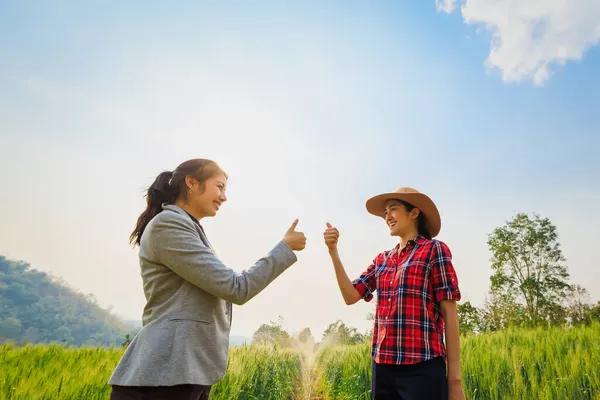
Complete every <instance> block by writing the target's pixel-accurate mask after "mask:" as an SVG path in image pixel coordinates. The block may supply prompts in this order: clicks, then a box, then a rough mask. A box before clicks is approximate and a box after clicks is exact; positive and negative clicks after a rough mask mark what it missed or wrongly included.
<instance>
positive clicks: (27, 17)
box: [0, 0, 600, 335]
mask: <svg viewBox="0 0 600 400" xmlns="http://www.w3.org/2000/svg"><path fill="white" fill-rule="evenodd" d="M443 3H444V4H449V5H450V6H451V7H450V8H451V9H453V12H451V13H446V12H442V11H441V6H440V5H441V4H443ZM492 3H493V2H491V1H490V0H469V1H466V2H462V3H460V4H459V6H462V8H457V4H456V3H454V2H451V1H445V2H441V1H440V2H438V6H437V7H436V2H435V1H433V0H432V1H423V2H410V3H409V2H391V1H388V2H377V3H372V2H371V3H366V2H328V3H327V4H323V3H322V2H302V4H295V5H293V4H285V5H284V4H281V3H276V2H252V3H251V4H250V3H249V2H226V3H225V2H220V3H219V5H215V3H208V2H206V3H197V2H188V3H178V6H177V7H174V6H173V5H165V4H161V3H158V2H154V3H148V2H144V3H142V2H127V5H123V4H121V5H117V4H116V3H113V4H106V3H101V2H95V3H87V4H85V5H83V4H81V3H78V2H69V1H64V2H60V3H54V4H52V5H50V4H49V3H47V4H38V5H36V7H35V8H33V7H29V6H26V5H24V4H23V3H20V2H15V1H9V2H4V3H3V5H2V6H0V10H1V12H0V60H2V62H0V87H1V88H2V90H1V91H0V167H1V168H0V178H1V181H2V182H3V186H4V188H5V193H9V194H10V195H6V196H2V198H0V220H2V221H5V224H6V225H4V224H3V225H4V229H2V230H1V232H0V245H1V247H0V253H2V254H5V255H8V256H10V257H13V258H18V259H24V260H27V261H29V262H31V263H32V265H33V266H34V267H36V268H39V269H41V270H45V271H49V272H51V273H53V274H55V275H59V276H63V277H64V279H65V280H66V281H67V282H69V283H70V284H72V285H73V286H74V287H77V288H79V289H81V290H83V291H85V292H86V293H94V295H96V297H97V298H98V299H99V301H100V302H101V303H102V304H104V305H113V306H114V310H115V312H117V313H119V314H120V315H123V316H125V317H127V318H139V315H140V313H141V307H142V306H143V294H142V291H141V281H140V278H139V272H138V270H137V261H136V254H135V251H134V250H131V249H130V248H129V247H128V246H127V242H126V240H127V237H128V234H129V231H130V230H131V228H132V226H133V223H134V222H135V219H136V217H137V215H138V213H139V212H140V211H141V206H142V204H143V199H142V197H141V189H142V188H143V187H144V186H146V185H148V184H149V183H151V181H152V179H153V178H154V177H155V176H156V175H157V174H158V173H159V172H161V171H162V170H164V169H173V168H175V167H176V166H177V164H178V163H179V162H182V161H184V160H185V159H188V158H195V157H208V158H213V159H215V160H217V161H218V162H220V163H221V164H223V166H224V167H225V168H226V169H227V170H228V172H229V173H230V175H231V180H230V186H229V192H230V194H229V196H230V201H229V204H227V205H226V207H224V208H223V210H222V211H221V212H220V215H219V216H218V217H217V218H215V219H213V220H210V221H207V222H206V226H207V229H208V230H209V235H210V237H211V240H212V241H213V242H214V244H215V247H216V248H217V251H218V252H219V255H220V256H221V257H222V258H223V259H224V260H225V261H226V262H227V263H228V264H229V265H231V266H232V267H233V268H235V269H238V270H241V269H243V268H246V267H248V266H250V265H251V263H252V262H253V261H254V260H255V259H256V258H258V257H260V256H261V255H262V254H263V253H264V252H266V251H267V250H269V249H270V247H271V246H272V245H274V244H275V243H276V241H277V240H278V239H279V238H280V237H281V235H282V234H283V233H284V232H285V229H286V228H287V226H288V225H289V224H290V223H291V221H292V220H293V219H294V218H296V217H298V218H300V224H299V229H303V230H304V231H305V233H306V234H307V236H308V239H309V242H308V247H307V249H306V251H305V252H303V253H302V254H300V260H299V262H298V264H297V265H295V266H294V267H293V268H292V269H291V270H290V271H288V272H286V274H285V275H284V276H282V277H281V278H280V279H278V280H277V281H276V282H275V283H274V284H273V285H272V286H271V287H269V288H267V289H266V290H265V292H263V293H261V294H260V295H259V296H258V297H257V298H255V299H254V300H253V301H251V302H250V303H249V304H247V305H245V306H244V307H242V308H240V309H239V311H238V312H237V314H236V316H235V322H234V327H233V331H234V333H240V334H245V335H251V334H252V332H253V331H254V329H256V327H258V325H259V324H260V323H263V322H267V321H268V320H269V319H275V318H276V317H277V316H278V315H282V316H283V317H284V318H285V319H286V321H288V324H289V329H291V330H300V329H301V328H302V327H304V326H309V327H311V329H313V331H314V332H317V333H318V332H321V331H322V330H323V329H324V328H325V327H326V324H327V323H329V322H333V321H335V319H337V318H343V319H344V320H345V321H347V322H348V323H350V324H352V325H354V326H357V327H359V328H360V329H361V330H366V329H368V327H369V326H368V322H366V320H365V318H364V316H365V314H366V313H367V312H368V311H369V310H370V308H371V305H367V304H361V305H357V306H354V307H346V306H345V305H343V301H342V299H341V296H340V295H339V293H338V292H337V287H336V284H335V277H334V275H333V271H332V267H331V265H330V263H329V260H328V257H327V254H326V251H325V249H324V245H323V244H322V240H321V235H322V230H323V228H324V224H325V222H326V221H327V220H329V221H330V222H332V223H333V224H335V225H337V226H338V227H339V228H340V230H341V231H342V242H341V244H340V246H341V251H342V259H343V261H344V263H345V264H346V267H347V270H348V272H349V274H350V275H353V276H358V274H359V273H360V272H361V271H362V270H363V269H364V267H366V265H368V263H369V262H370V261H371V260H372V258H374V256H375V255H376V254H377V252H379V251H381V250H383V249H385V248H388V247H391V246H392V245H393V244H394V242H393V239H391V238H389V237H388V236H387V230H386V228H385V226H384V225H383V223H382V222H381V221H379V220H377V219H374V218H373V217H371V216H370V215H368V214H367V213H366V211H365V210H364V201H365V200H366V199H367V198H368V197H370V196H372V195H374V194H377V193H379V192H381V191H388V190H394V189H395V188H397V187H399V186H405V185H407V186H413V187H415V188H417V189H419V190H421V191H423V192H425V193H428V194H430V195H431V196H432V197H433V199H434V200H435V201H436V203H438V206H439V208H440V211H441V213H442V216H443V220H444V225H443V228H442V233H441V235H440V239H442V240H444V241H446V242H447V243H448V244H449V245H450V247H451V249H452V251H453V253H454V256H455V264H456V268H457V271H458V273H459V280H460V281H461V286H462V289H463V293H464V294H465V298H466V299H470V300H472V301H473V302H475V303H477V304H481V303H482V302H483V299H484V296H485V293H486V291H487V287H488V286H489V281H488V276H489V273H490V270H489V261H488V260H489V253H488V252H487V246H486V243H485V241H486V235H487V234H488V233H490V232H491V231H492V230H493V229H494V228H495V227H496V226H499V225H501V224H502V223H503V222H504V221H506V220H508V219H510V218H511V217H512V216H513V215H514V214H516V213H517V212H538V213H540V214H542V216H547V217H549V218H550V219H551V220H552V221H553V222H554V223H555V224H556V225H557V227H558V231H559V234H560V237H561V243H562V245H563V251H564V252H565V255H566V256H567V259H568V265H569V269H570V272H571V275H572V281H574V282H576V283H582V284H584V285H585V286H586V287H587V288H588V290H589V291H590V293H591V295H592V298H593V299H594V300H600V292H599V291H598V288H597V285H592V284H591V282H594V281H595V282H598V281H600V273H599V272H598V268H597V267H596V266H595V264H594V263H593V260H594V255H593V253H592V251H593V249H594V247H595V243H596V242H597V240H598V239H600V230H599V228H598V226H600V211H598V210H597V204H599V201H600V190H599V189H598V188H599V187H600V185H599V183H600V182H599V181H600V179H599V178H598V172H600V161H599V159H598V157H597V156H596V151H597V148H598V145H599V144H600V135H599V133H600V118H599V117H598V113H597V110H598V109H600V74H598V73H597V71H600V49H599V47H598V46H597V45H596V43H597V41H598V40H599V39H600V37H596V33H595V32H596V30H594V29H591V28H594V27H595V26H600V8H598V7H596V6H595V5H593V4H590V5H589V7H590V9H587V10H586V9H584V8H582V7H580V6H581V5H583V3H585V0H577V1H575V2H573V4H572V8H573V9H572V10H570V12H561V13H559V14H553V13H555V11H554V9H553V8H551V7H550V5H551V3H553V2H547V3H543V4H542V3H540V4H539V5H534V6H533V7H532V9H534V11H536V12H539V16H540V17H539V18H541V19H542V20H544V18H546V19H547V21H550V22H547V24H546V26H545V27H544V30H542V31H541V33H540V32H538V31H537V30H535V29H534V28H535V24H536V22H535V18H534V17H536V16H535V15H534V16H533V17H532V18H533V19H532V22H531V26H526V27H525V28H527V29H525V28H524V26H523V24H524V22H523V21H524V19H523V18H516V17H515V20H511V15H512V14H510V13H501V12H498V13H496V14H494V13H490V12H489V10H490V7H491V6H492ZM496 3H497V7H501V6H502V5H503V4H504V5H506V4H507V2H506V1H505V0H500V1H498V2H496ZM578 3H580V4H578ZM532 4H533V3H532ZM570 7H571V6H570ZM517 8H518V7H517ZM517 11H519V10H516V11H515V13H514V14H515V15H517V16H518V12H517ZM528 13H529V14H531V10H528ZM529 14H528V15H529ZM495 15H498V17H495ZM551 16H553V18H550V17H551ZM562 16H564V20H560V19H559V17H562ZM596 17H597V18H596ZM494 18H496V19H494ZM539 18H538V19H539ZM525 21H526V22H527V20H525ZM553 24H554V25H553ZM556 26H560V27H567V28H569V29H570V30H569V31H568V32H567V33H568V35H567V34H565V35H563V36H561V35H559V34H556V32H558V31H557V30H556V29H557V28H556ZM529 28H530V29H529ZM597 31H599V32H600V29H597ZM518 35H521V36H518ZM494 37H496V39H494ZM492 43H496V44H495V45H493V44H492ZM497 43H501V45H500V47H498V45H497ZM494 46H496V47H494ZM565 49H566V50H565ZM488 57H490V59H492V60H493V63H494V65H497V67H491V68H490V67H489V66H487V65H486V59H488ZM545 61H548V62H549V64H548V70H549V71H550V73H548V74H547V73H545V72H544V70H543V63H544V62H545ZM536 72H537V75H536ZM536 77H537V78H536ZM594 286H596V287H594ZM315 306H318V307H319V309H321V310H322V312H320V313H319V315H315V313H314V312H313V311H310V310H314V309H315ZM305 309H306V310H309V311H305Z"/></svg>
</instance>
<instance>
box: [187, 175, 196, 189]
mask: <svg viewBox="0 0 600 400" xmlns="http://www.w3.org/2000/svg"><path fill="white" fill-rule="evenodd" d="M185 186H186V187H187V188H186V190H190V189H194V188H195V186H196V180H195V179H194V178H192V177H191V176H189V175H186V177H185Z"/></svg>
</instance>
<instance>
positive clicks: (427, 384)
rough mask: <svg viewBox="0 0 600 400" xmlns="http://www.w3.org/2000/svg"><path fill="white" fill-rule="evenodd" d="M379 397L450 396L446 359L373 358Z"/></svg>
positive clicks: (437, 399) (442, 399)
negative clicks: (412, 361)
mask: <svg viewBox="0 0 600 400" xmlns="http://www.w3.org/2000/svg"><path fill="white" fill-rule="evenodd" d="M372 390H373V398H374V399H375V400H447V399H448V380H447V379H446V362H445V361H444V359H443V358H442V357H437V358H434V359H432V360H428V361H424V362H421V363H418V364H407V365H391V364H377V363H375V362H373V380H372Z"/></svg>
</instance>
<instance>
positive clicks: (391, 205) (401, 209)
mask: <svg viewBox="0 0 600 400" xmlns="http://www.w3.org/2000/svg"><path fill="white" fill-rule="evenodd" d="M419 212H420V211H419V209H418V208H413V209H412V210H411V211H408V210H407V209H406V206H405V205H404V204H403V203H401V202H399V201H398V200H388V201H387V202H386V203H385V222H386V224H387V226H388V227H389V229H390V235H391V236H403V235H406V234H407V233H410V232H411V231H413V230H414V231H417V218H418V217H419Z"/></svg>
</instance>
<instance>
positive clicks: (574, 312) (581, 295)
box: [567, 285, 592, 325]
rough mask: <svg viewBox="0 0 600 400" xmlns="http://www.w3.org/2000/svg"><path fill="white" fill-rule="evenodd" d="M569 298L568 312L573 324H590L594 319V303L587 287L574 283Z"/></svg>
mask: <svg viewBox="0 0 600 400" xmlns="http://www.w3.org/2000/svg"><path fill="white" fill-rule="evenodd" d="M567 298H568V300H567V313H568V317H569V320H570V322H571V324H572V325H580V324H589V323H590V322H591V321H592V304H591V299H590V295H589V293H588V291H587V289H586V288H584V287H583V286H581V285H573V286H571V288H570V289H569V293H568V297H567Z"/></svg>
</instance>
